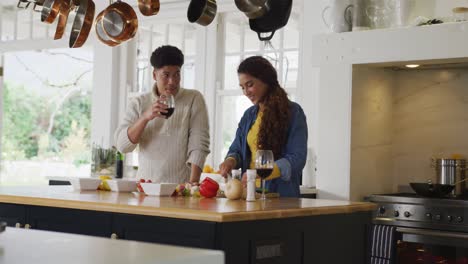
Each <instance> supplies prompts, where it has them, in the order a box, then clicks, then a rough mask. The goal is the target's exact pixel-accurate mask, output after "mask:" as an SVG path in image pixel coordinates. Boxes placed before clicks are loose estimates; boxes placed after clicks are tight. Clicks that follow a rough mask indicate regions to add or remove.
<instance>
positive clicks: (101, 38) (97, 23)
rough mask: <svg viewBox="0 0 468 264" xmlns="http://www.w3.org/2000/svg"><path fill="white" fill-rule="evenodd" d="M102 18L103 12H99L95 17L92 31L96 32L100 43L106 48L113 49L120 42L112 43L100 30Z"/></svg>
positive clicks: (101, 29)
mask: <svg viewBox="0 0 468 264" xmlns="http://www.w3.org/2000/svg"><path fill="white" fill-rule="evenodd" d="M103 16H104V10H103V11H101V13H99V14H98V15H97V17H96V20H95V21H94V29H95V30H96V35H97V37H98V39H99V41H101V42H102V43H104V44H106V45H107V46H110V47H114V46H117V45H119V44H120V41H114V40H112V39H111V38H109V37H108V36H107V34H106V33H105V32H104V29H103V28H102V17H103Z"/></svg>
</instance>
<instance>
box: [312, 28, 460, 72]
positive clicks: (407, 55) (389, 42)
mask: <svg viewBox="0 0 468 264" xmlns="http://www.w3.org/2000/svg"><path fill="white" fill-rule="evenodd" d="M467 47H468V22H459V23H446V24H438V25H430V26H420V27H409V28H399V29H382V30H368V31H358V32H346V33H333V34H319V35H316V36H314V37H313V42H312V50H313V54H312V56H311V62H312V64H313V65H314V66H316V67H321V66H324V65H332V64H372V63H389V62H391V63H393V64H395V65H397V64H398V62H405V61H436V62H438V63H440V60H447V61H450V60H456V61H457V62H458V61H459V60H460V59H462V60H467V59H468V49H467Z"/></svg>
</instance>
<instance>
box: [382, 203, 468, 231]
mask: <svg viewBox="0 0 468 264" xmlns="http://www.w3.org/2000/svg"><path fill="white" fill-rule="evenodd" d="M467 211H468V210H466V209H465V208H462V207H450V208H444V207H430V206H426V205H417V204H392V203H380V204H378V207H377V210H376V211H375V212H374V215H373V217H374V219H387V220H396V221H414V222H424V223H440V224H450V225H466V226H468V216H467V215H466V214H467V213H468V212H467Z"/></svg>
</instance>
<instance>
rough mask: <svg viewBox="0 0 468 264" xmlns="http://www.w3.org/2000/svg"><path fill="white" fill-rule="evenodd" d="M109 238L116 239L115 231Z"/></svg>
mask: <svg viewBox="0 0 468 264" xmlns="http://www.w3.org/2000/svg"><path fill="white" fill-rule="evenodd" d="M110 238H111V239H118V238H119V236H117V234H116V233H112V235H111V236H110Z"/></svg>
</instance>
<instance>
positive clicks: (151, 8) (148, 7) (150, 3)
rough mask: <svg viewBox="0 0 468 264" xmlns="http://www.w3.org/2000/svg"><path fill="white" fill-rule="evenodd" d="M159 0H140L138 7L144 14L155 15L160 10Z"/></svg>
mask: <svg viewBox="0 0 468 264" xmlns="http://www.w3.org/2000/svg"><path fill="white" fill-rule="evenodd" d="M159 7H160V4H159V0H138V9H140V12H141V13H142V14H143V15H144V16H154V15H156V14H157V13H158V12H159Z"/></svg>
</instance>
